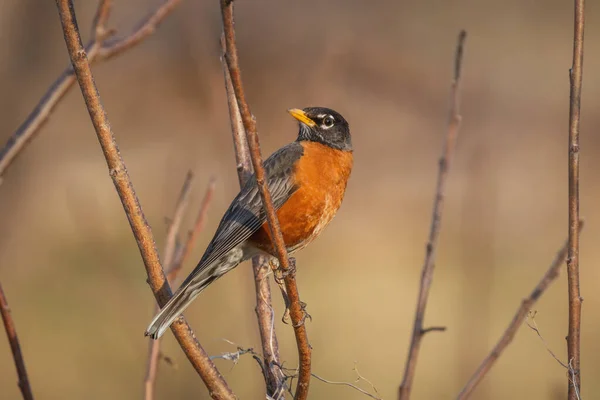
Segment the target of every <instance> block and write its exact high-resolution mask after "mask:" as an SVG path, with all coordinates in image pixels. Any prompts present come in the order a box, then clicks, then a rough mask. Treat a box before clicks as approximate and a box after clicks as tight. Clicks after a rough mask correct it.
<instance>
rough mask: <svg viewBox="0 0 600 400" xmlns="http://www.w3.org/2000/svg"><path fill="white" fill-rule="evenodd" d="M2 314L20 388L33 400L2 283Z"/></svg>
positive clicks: (0, 301)
mask: <svg viewBox="0 0 600 400" xmlns="http://www.w3.org/2000/svg"><path fill="white" fill-rule="evenodd" d="M0 314H2V321H3V322H4V329H6V336H7V337H8V342H9V343H10V349H11V351H12V354H13V359H14V360H15V367H17V375H18V376H19V389H21V393H22V394H23V399H24V400H33V393H32V392H31V386H29V378H28V377H27V369H26V368H25V359H24V358H23V353H21V345H20V344H19V337H18V336H17V328H16V327H15V323H14V321H13V319H12V316H11V315H10V308H9V307H8V301H7V300H6V296H5V295H4V290H2V284H0Z"/></svg>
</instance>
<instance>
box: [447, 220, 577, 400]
mask: <svg viewBox="0 0 600 400" xmlns="http://www.w3.org/2000/svg"><path fill="white" fill-rule="evenodd" d="M582 228H583V221H580V222H579V229H580V231H581V229H582ZM567 249H568V242H567V243H565V244H564V245H563V246H562V248H561V249H560V250H559V251H558V253H557V254H556V257H555V258H554V260H553V261H552V264H550V267H549V268H548V270H547V271H546V273H545V274H544V276H543V277H542V279H541V280H540V281H539V282H538V284H537V285H536V286H535V288H534V289H533V291H532V292H531V294H530V295H529V297H527V298H526V299H523V301H522V302H521V306H520V307H519V308H518V309H517V312H516V313H515V316H514V317H513V319H512V321H511V322H510V324H509V325H508V327H507V328H506V330H505V331H504V333H503V334H502V336H501V337H500V339H499V340H498V343H496V345H495V346H494V348H493V349H492V351H491V352H490V354H488V356H487V357H486V358H485V359H484V360H483V361H482V362H481V365H479V367H478V368H477V370H476V371H475V373H474V374H473V376H471V378H470V379H469V381H468V382H467V384H466V385H465V387H464V388H463V389H462V390H461V392H460V393H459V395H458V396H457V399H458V400H464V399H467V398H468V397H469V396H470V395H471V394H472V393H473V391H474V390H475V388H476V387H477V385H478V384H479V383H480V382H481V380H482V379H483V378H484V377H485V375H486V374H487V373H488V372H489V371H490V369H491V368H492V366H493V365H494V363H495V362H496V361H497V360H498V358H499V357H500V355H501V354H502V352H503V351H504V349H506V347H507V346H508V345H509V344H510V343H511V342H512V340H513V338H514V337H515V334H516V333H517V330H518V329H519V327H520V326H521V325H522V324H523V321H525V319H526V318H527V315H528V313H529V311H530V310H531V307H533V305H534V304H535V303H536V302H537V301H538V300H539V298H540V297H542V295H543V294H544V292H545V291H546V289H548V287H549V286H550V285H551V284H552V282H554V281H555V280H556V278H558V275H559V273H560V267H561V266H562V265H563V263H564V262H565V259H566V257H567V252H568V250H567Z"/></svg>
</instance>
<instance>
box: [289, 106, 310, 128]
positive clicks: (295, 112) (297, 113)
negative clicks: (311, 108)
mask: <svg viewBox="0 0 600 400" xmlns="http://www.w3.org/2000/svg"><path fill="white" fill-rule="evenodd" d="M288 112H289V113H290V114H292V117H294V118H296V119H297V120H298V121H300V122H302V123H303V124H304V125H308V126H310V127H311V128H312V127H313V126H315V125H317V123H316V122H315V121H313V120H312V119H310V118H308V116H307V115H306V113H305V112H304V111H302V110H300V109H298V108H290V109H289V110H288Z"/></svg>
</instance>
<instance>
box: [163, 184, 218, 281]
mask: <svg viewBox="0 0 600 400" xmlns="http://www.w3.org/2000/svg"><path fill="white" fill-rule="evenodd" d="M215 182H216V179H215V178H214V177H212V178H210V180H209V181H208V186H207V187H206V191H205V192H204V198H203V199H202V202H201V203H200V209H199V210H198V215H197V216H196V221H195V222H194V227H193V228H192V229H190V231H189V232H188V234H187V240H186V242H185V245H184V246H183V249H181V252H180V253H179V255H175V258H174V260H173V263H172V264H171V265H170V267H169V269H168V270H167V278H168V279H169V282H174V281H175V278H176V277H177V274H178V273H179V271H180V270H181V267H182V266H183V263H184V262H185V260H187V258H188V257H189V255H190V254H191V253H192V250H193V249H194V244H195V243H196V238H197V237H198V234H199V233H200V232H202V229H204V224H205V222H206V215H207V214H208V206H210V203H211V202H212V199H213V196H214V193H215Z"/></svg>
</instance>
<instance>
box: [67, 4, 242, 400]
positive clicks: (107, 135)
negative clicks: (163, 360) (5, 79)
mask: <svg viewBox="0 0 600 400" xmlns="http://www.w3.org/2000/svg"><path fill="white" fill-rule="evenodd" d="M56 5H57V7H58V10H59V14H60V19H61V23H62V27H63V33H64V37H65V42H66V45H67V49H68V52H69V56H70V58H71V63H72V64H73V68H74V70H75V73H76V75H77V80H78V81H79V86H80V87H81V92H82V94H83V98H84V100H85V103H86V106H87V109H88V112H89V114H90V117H91V120H92V123H93V125H94V128H95V130H96V134H97V136H98V140H99V141H100V145H101V147H102V150H103V152H104V156H105V158H106V162H107V165H108V168H109V173H110V176H111V178H112V180H113V183H114V185H115V188H116V190H117V193H118V194H119V197H120V199H121V202H122V203H123V208H124V210H125V213H126V215H127V218H128V219H129V223H130V225H131V229H132V231H133V234H134V236H135V239H136V240H137V243H138V247H139V249H140V253H141V255H142V259H143V261H144V265H145V267H146V272H147V274H148V281H149V283H150V286H151V288H152V292H153V293H154V296H155V297H156V300H157V302H158V303H159V304H160V305H161V306H163V305H164V304H165V303H166V302H167V301H168V300H169V298H170V297H171V296H172V293H171V288H170V287H169V283H168V282H167V280H166V276H165V274H164V271H163V269H162V267H161V264H160V259H159V257H158V252H157V250H156V245H155V243H154V237H153V235H152V230H151V229H150V227H149V226H148V223H147V222H146V218H145V216H144V213H143V211H142V208H141V206H140V204H139V201H138V199H137V196H136V195H135V191H134V189H133V184H132V182H131V180H130V178H129V175H128V173H127V169H126V167H125V163H124V162H123V160H122V159H121V155H120V153H119V149H118V147H117V143H116V141H115V138H114V135H113V132H112V130H111V128H110V124H109V122H108V118H107V116H106V113H105V111H104V108H103V106H102V104H101V103H100V96H99V94H98V90H97V88H96V86H95V83H94V79H93V76H92V72H91V70H90V65H89V62H88V59H87V56H86V52H85V50H84V48H83V44H82V43H81V37H80V35H79V30H78V28H77V21H76V19H75V12H74V10H73V3H72V1H71V0H56ZM171 330H172V331H173V334H174V335H175V337H176V339H177V341H178V342H179V345H180V346H181V348H182V349H183V351H184V353H185V354H186V356H187V357H188V359H189V360H190V362H191V363H192V365H193V366H194V368H195V369H196V371H197V372H198V374H199V375H200V377H201V378H202V380H203V381H204V383H205V385H206V386H207V387H208V389H209V392H210V395H211V396H212V397H213V398H215V399H232V398H235V395H234V394H233V392H232V391H231V389H229V387H228V386H227V383H226V382H225V380H224V379H223V377H222V376H221V374H220V373H219V371H218V370H217V369H216V367H215V365H214V364H213V363H212V361H211V360H210V358H209V357H208V355H207V354H206V352H205V351H204V349H203V348H202V347H201V346H200V344H199V343H198V341H197V340H196V338H195V336H194V334H193V332H192V330H191V329H190V327H189V326H188V324H187V322H185V319H184V318H183V317H182V318H180V319H178V320H177V321H176V322H175V323H174V324H172V325H171Z"/></svg>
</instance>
